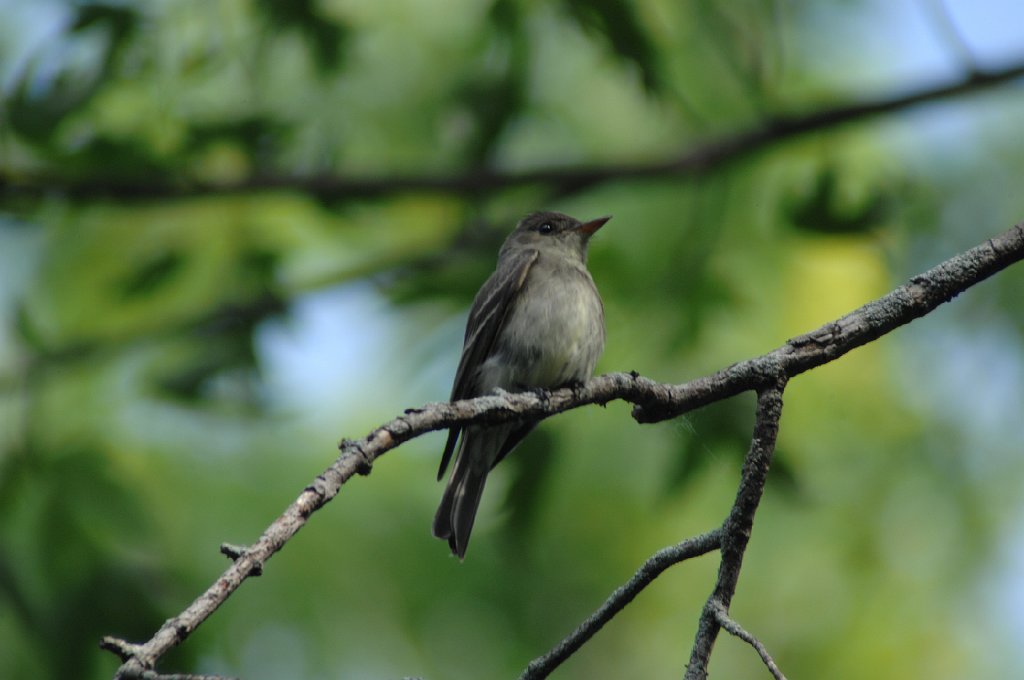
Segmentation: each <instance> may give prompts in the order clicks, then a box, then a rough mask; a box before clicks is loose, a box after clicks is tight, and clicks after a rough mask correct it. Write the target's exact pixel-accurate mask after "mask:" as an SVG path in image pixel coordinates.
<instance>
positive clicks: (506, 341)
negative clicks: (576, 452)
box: [488, 266, 604, 389]
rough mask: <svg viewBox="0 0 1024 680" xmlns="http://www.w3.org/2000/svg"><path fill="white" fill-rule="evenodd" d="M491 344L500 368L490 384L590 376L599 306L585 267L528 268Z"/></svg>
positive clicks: (599, 332)
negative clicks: (495, 339)
mask: <svg viewBox="0 0 1024 680" xmlns="http://www.w3.org/2000/svg"><path fill="white" fill-rule="evenodd" d="M496 349H497V352H496V353H495V355H494V357H493V359H494V360H496V362H498V363H500V364H501V366H502V367H503V368H504V370H502V371H500V372H501V373H502V374H503V375H501V376H500V381H499V383H498V384H495V385H493V386H492V387H502V388H504V389H524V388H534V387H544V388H552V387H557V386H559V385H564V384H565V383H567V382H571V381H574V380H583V379H585V378H588V377H590V375H591V374H593V371H594V365H595V364H596V363H597V359H598V357H600V355H601V352H602V351H603V350H604V310H603V307H602V304H601V298H600V296H599V295H598V293H597V289H596V287H595V286H594V283H593V280H592V279H591V278H590V274H589V273H588V272H587V271H586V269H584V268H583V267H582V266H579V267H576V266H566V267H562V268H558V269H554V270H550V269H549V270H544V269H541V270H535V271H531V273H530V277H529V278H528V279H527V281H526V283H525V285H524V289H523V290H522V291H520V294H519V295H518V296H517V299H516V301H515V304H514V305H513V306H512V308H511V309H510V310H509V317H508V318H506V320H505V323H504V325H503V329H502V333H501V337H500V338H499V341H498V347H497V348H496ZM488 363H490V360H489V361H488ZM494 377H499V376H497V375H495V376H494ZM500 383H504V384H500Z"/></svg>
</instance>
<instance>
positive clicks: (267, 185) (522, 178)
mask: <svg viewBox="0 0 1024 680" xmlns="http://www.w3.org/2000/svg"><path fill="white" fill-rule="evenodd" d="M1021 76H1024V60H1019V59H1018V60H1015V61H1010V62H1008V63H1007V64H1006V65H1004V66H1002V67H1000V68H992V69H987V70H973V71H971V72H970V73H969V74H967V75H966V76H964V77H962V78H958V79H955V80H950V81H946V82H941V83H936V84H933V85H929V86H926V87H920V88H908V89H907V90H905V91H903V92H897V93H894V94H889V95H884V96H879V97H875V98H873V99H867V100H864V101H861V102H856V103H850V104H846V105H842V106H836V107H830V108H825V109H822V110H819V111H816V112H812V113H809V114H804V115H780V116H778V117H776V118H773V119H770V120H767V121H764V122H763V123H761V124H760V125H758V126H756V127H754V128H751V129H749V130H746V131H741V132H738V133H733V134H731V135H727V136H725V137H721V138H719V139H717V140H712V141H710V142H706V143H704V144H700V145H697V146H695V147H693V148H690V149H686V150H684V151H682V152H680V153H679V154H677V155H676V156H674V157H670V158H666V159H662V160H657V161H652V162H648V163H609V164H604V165H585V166H575V167H548V168H539V169H536V170H527V171H500V170H494V169H491V168H474V169H472V170H470V171H468V172H465V173H462V174H454V175H441V176H438V175H434V174H430V175H393V176H390V177H359V176H345V175H315V176H307V177H300V176H286V175H258V176H254V177H250V178H248V179H245V180H242V181H239V182H234V183H211V182H199V181H187V180H185V181H179V182H170V181H167V180H158V179H155V178H153V177H133V178H119V179H111V178H82V177H79V178H71V177H61V176H49V175H42V174H39V175H33V174H30V173H23V172H15V173H8V174H7V176H4V175H2V174H0V196H3V195H6V196H21V197H24V196H28V197H33V196H36V197H38V196H44V195H47V194H50V193H52V192H55V191H56V192H59V193H61V194H62V195H64V196H66V197H68V198H73V199H80V200H96V199H100V198H116V199H118V200H120V201H127V200H153V199H173V198H186V197H193V196H205V195H210V194H237V193H251V192H259V191H298V192H302V193H306V194H309V195H311V196H315V197H317V198H319V199H321V200H338V199H341V198H366V197H377V196H383V195H392V194H400V193H408V192H428V193H441V194H457V195H467V196H473V195H479V194H487V193H492V192H495V191H500V190H503V189H508V188H513V187H521V186H528V185H548V186H550V187H552V188H555V189H556V190H558V191H559V192H562V193H564V192H576V191H581V190H583V189H587V188H590V187H593V186H595V185H598V184H601V183H603V182H607V181H612V180H624V179H633V180H635V179H646V178H651V177H669V176H692V175H697V174H701V173H706V172H708V171H710V170H713V169H716V168H718V167H721V166H724V165H726V164H728V163H731V162H734V161H737V160H740V159H743V158H746V157H749V156H751V155H753V154H755V153H758V152H760V151H763V150H765V149H767V148H769V147H771V146H773V145H775V144H778V143H780V142H784V141H787V140H789V139H792V138H795V137H798V136H800V135H803V134H807V133H810V132H816V131H820V130H825V129H829V128H832V127H836V126H839V125H842V124H845V123H849V122H853V121H858V120H866V119H869V118H873V117H875V116H878V115H882V114H886V113H891V112H893V111H899V110H902V109H906V108H909V107H911V106H916V105H917V104H922V103H925V102H931V101H937V100H941V99H948V98H950V97H955V96H958V95H962V94H967V93H970V92H976V91H979V90H983V89H987V88H990V87H993V86H997V85H1001V84H1004V83H1008V82H1011V81H1013V80H1015V79H1017V78H1020V77H1021Z"/></svg>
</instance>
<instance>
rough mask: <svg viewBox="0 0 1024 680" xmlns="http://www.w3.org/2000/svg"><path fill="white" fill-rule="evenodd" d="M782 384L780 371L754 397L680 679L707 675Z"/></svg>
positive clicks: (768, 455) (775, 429) (762, 478)
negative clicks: (736, 482)
mask: <svg viewBox="0 0 1024 680" xmlns="http://www.w3.org/2000/svg"><path fill="white" fill-rule="evenodd" d="M785 387H786V376H784V375H781V376H779V378H778V381H777V382H776V384H775V385H772V386H771V387H768V388H765V389H763V390H761V391H760V392H759V393H758V395H757V422H755V423H754V436H753V438H752V440H751V442H750V451H748V452H747V457H746V460H744V461H743V471H742V473H741V475H740V487H739V490H738V491H737V492H736V501H735V502H734V503H733V505H732V511H731V512H730V513H729V517H728V518H726V520H725V523H724V524H723V525H722V547H721V549H720V550H721V555H722V560H721V563H720V564H719V567H718V581H717V582H716V583H715V589H714V591H712V593H711V595H710V597H708V601H707V604H706V605H705V606H704V611H703V612H702V613H701V617H700V622H699V623H698V624H697V637H696V639H695V640H694V642H693V651H692V652H691V653H690V663H689V664H687V666H686V675H685V676H684V677H685V680H705V678H707V675H708V661H709V660H710V659H711V650H712V649H713V648H714V646H715V639H716V638H717V637H718V631H719V629H720V628H721V624H720V623H719V622H718V618H717V616H716V615H715V611H716V609H717V608H721V609H722V610H724V611H726V612H728V611H729V604H730V603H731V602H732V596H733V595H734V594H735V593H736V584H737V583H739V579H740V568H741V567H742V566H743V554H744V553H745V552H746V550H747V541H749V540H750V532H751V531H752V530H753V527H754V514H755V513H756V512H757V506H758V505H759V504H760V502H761V496H762V494H763V493H764V485H765V482H766V481H767V479H768V468H769V467H770V466H771V461H772V455H773V454H774V453H775V439H776V437H777V436H778V433H779V418H781V417H782V391H783V390H784V389H785Z"/></svg>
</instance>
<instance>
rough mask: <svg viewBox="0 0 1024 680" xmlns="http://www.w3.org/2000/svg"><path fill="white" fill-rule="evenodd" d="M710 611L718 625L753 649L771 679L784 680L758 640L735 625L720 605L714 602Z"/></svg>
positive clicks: (733, 620) (741, 627)
mask: <svg viewBox="0 0 1024 680" xmlns="http://www.w3.org/2000/svg"><path fill="white" fill-rule="evenodd" d="M712 609H713V610H714V614H715V619H716V620H717V621H718V625H720V626H721V627H722V628H724V629H725V630H726V631H727V632H729V633H731V634H733V635H735V636H736V637H738V638H739V639H741V640H743V641H744V642H746V643H747V644H749V645H750V646H751V647H753V648H754V649H755V650H756V651H757V653H758V654H759V655H760V657H761V661H763V662H764V665H765V666H767V667H768V672H769V673H771V674H772V677H773V678H775V680H786V676H785V675H784V674H783V673H782V671H781V670H780V669H779V666H778V665H777V664H776V663H775V660H774V659H773V658H772V655H771V654H769V653H768V650H767V649H766V648H765V646H764V644H763V643H762V642H761V641H760V640H758V639H757V638H756V637H754V636H753V635H751V634H750V633H748V632H747V631H746V630H745V629H744V628H743V626H741V625H740V624H739V623H737V622H736V620H735V619H733V618H731V617H730V616H729V612H727V611H726V610H725V608H724V607H722V605H721V604H719V603H717V602H715V603H714V604H713V605H712Z"/></svg>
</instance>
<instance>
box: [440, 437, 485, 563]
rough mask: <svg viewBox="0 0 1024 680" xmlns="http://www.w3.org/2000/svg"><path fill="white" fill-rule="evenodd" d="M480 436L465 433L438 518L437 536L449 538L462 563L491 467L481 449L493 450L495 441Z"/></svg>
mask: <svg viewBox="0 0 1024 680" xmlns="http://www.w3.org/2000/svg"><path fill="white" fill-rule="evenodd" d="M477 434H478V436H476V437H474V436H472V435H471V434H470V433H468V432H467V433H464V435H463V436H464V437H465V438H464V439H463V441H462V442H461V444H460V447H459V452H458V455H457V456H456V458H455V465H453V466H452V476H451V477H450V478H449V479H448V486H447V487H445V490H444V495H443V496H442V497H441V505H440V506H438V508H437V514H435V515H434V536H437V537H438V538H444V539H447V540H448V546H449V547H450V548H451V550H452V554H453V555H457V556H458V558H459V559H460V560H461V559H462V558H464V557H465V556H466V547H467V546H468V545H469V534H470V532H472V531H473V521H474V520H475V519H476V511H477V508H479V507H480V498H481V497H482V496H483V493H484V483H485V482H486V481H487V473H488V472H490V468H491V466H490V464H489V462H488V460H487V459H486V458H483V459H481V457H480V455H479V454H480V453H483V451H482V450H481V447H491V446H492V442H490V441H487V440H488V439H490V438H489V437H487V436H486V435H485V436H479V435H480V434H483V433H477ZM467 435H468V436H467ZM474 454H477V455H474Z"/></svg>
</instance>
